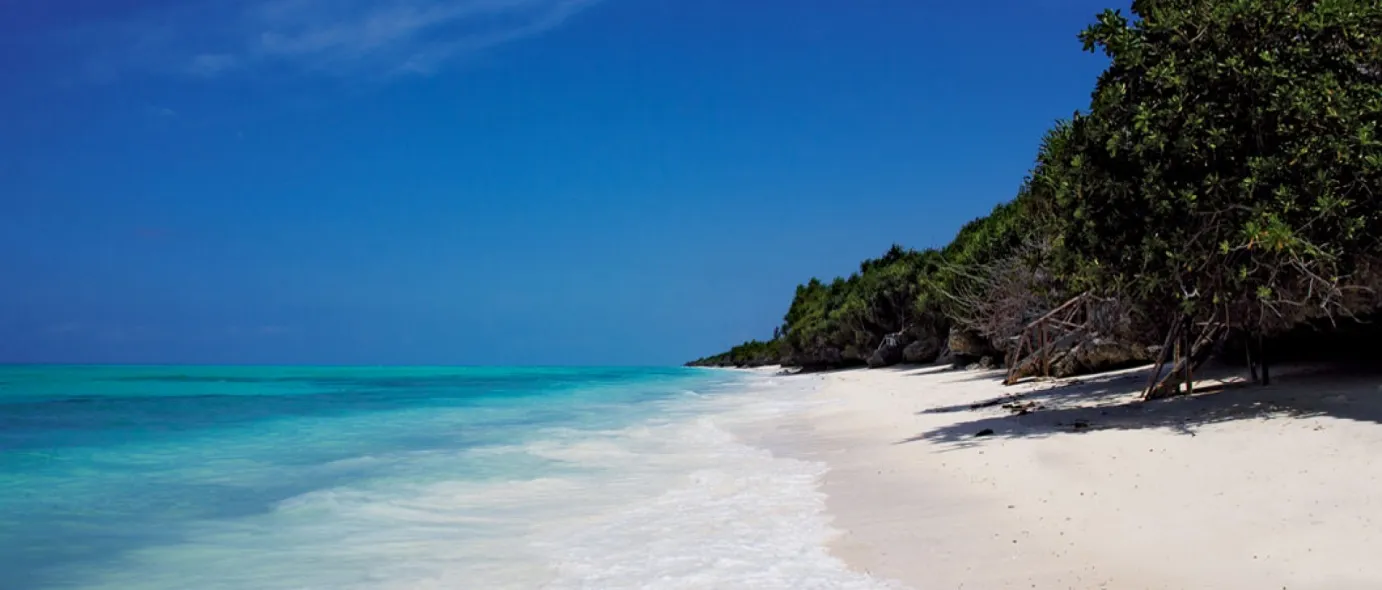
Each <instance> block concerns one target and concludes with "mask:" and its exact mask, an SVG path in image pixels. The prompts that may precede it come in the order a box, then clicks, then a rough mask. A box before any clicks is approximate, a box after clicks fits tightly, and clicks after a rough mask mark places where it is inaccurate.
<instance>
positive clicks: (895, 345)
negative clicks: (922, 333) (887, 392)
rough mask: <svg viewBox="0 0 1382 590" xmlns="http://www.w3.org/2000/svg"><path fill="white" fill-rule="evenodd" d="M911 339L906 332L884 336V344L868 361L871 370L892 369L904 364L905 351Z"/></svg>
mask: <svg viewBox="0 0 1382 590" xmlns="http://www.w3.org/2000/svg"><path fill="white" fill-rule="evenodd" d="M910 337H911V336H910V335H909V334H908V333H907V332H906V331H902V332H898V333H896V334H888V335H887V336H884V337H883V342H881V343H880V344H879V345H878V348H877V349H875V350H874V351H873V354H872V355H869V358H868V360H867V362H868V365H869V368H871V369H877V368H878V367H890V366H892V365H896V364H898V363H900V362H902V359H903V351H904V350H905V349H906V347H907V346H908V345H909V342H908V341H909V340H910Z"/></svg>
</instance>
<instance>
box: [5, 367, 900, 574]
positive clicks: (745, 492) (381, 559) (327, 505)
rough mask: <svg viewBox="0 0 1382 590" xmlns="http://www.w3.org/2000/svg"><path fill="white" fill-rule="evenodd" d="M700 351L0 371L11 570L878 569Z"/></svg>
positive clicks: (766, 410)
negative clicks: (856, 562) (756, 436)
mask: <svg viewBox="0 0 1382 590" xmlns="http://www.w3.org/2000/svg"><path fill="white" fill-rule="evenodd" d="M801 397H802V396H801V395H800V392H793V391H791V390H790V388H784V387H783V386H782V385H781V384H779V383H776V382H775V381H774V380H773V379H771V378H769V377H766V376H753V375H746V374H743V373H734V372H726V371H710V370H699V369H679V368H678V369H605V368H580V369H575V368H573V369H562V368H553V369H534V368H522V369H512V368H318V367H48V366H17V367H0V589H4V590H21V589H69V588H82V589H96V588H100V589H131V590H139V589H160V590H173V589H178V590H182V589H192V588H196V589H207V590H212V589H246V590H248V589H255V590H273V589H285V590H286V589H307V588H322V589H353V588H361V589H363V588H390V589H392V588H399V589H402V588H439V589H440V588H477V589H479V588H485V589H490V588H553V589H558V588H589V589H594V588H601V589H605V588H610V589H614V588H873V587H877V586H876V584H875V583H874V582H873V581H872V580H869V579H867V578H864V577H862V576H859V575H857V574H853V573H851V572H849V571H847V570H846V569H845V568H844V567H843V565H842V564H840V563H839V562H837V561H835V560H834V559H833V558H831V557H830V556H829V555H828V554H827V553H826V552H825V550H824V545H823V544H824V542H825V540H826V538H827V536H828V521H827V517H826V516H825V515H824V513H823V506H824V501H823V497H822V496H821V495H820V494H819V492H818V491H816V483H817V480H818V479H819V477H820V476H821V475H822V473H823V472H824V468H823V466H821V465H818V464H815V463H811V462H806V461H798V460H792V459H784V458H781V457H777V456H774V455H773V454H772V453H769V452H768V451H766V450H763V449H760V448H757V447H754V446H751V445H749V444H746V443H744V442H743V441H741V440H740V439H739V438H738V437H736V436H735V435H734V434H732V431H733V426H734V425H736V424H747V423H751V422H753V421H756V420H760V421H761V420H763V419H769V418H772V417H773V416H777V415H782V414H784V413H788V412H791V411H794V408H796V407H797V406H796V405H795V404H798V403H799V399H800V398H801Z"/></svg>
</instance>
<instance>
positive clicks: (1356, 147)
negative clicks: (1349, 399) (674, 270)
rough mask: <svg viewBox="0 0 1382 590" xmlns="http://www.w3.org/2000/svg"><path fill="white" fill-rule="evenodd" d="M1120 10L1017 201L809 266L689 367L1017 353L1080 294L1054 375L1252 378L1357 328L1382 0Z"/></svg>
mask: <svg viewBox="0 0 1382 590" xmlns="http://www.w3.org/2000/svg"><path fill="white" fill-rule="evenodd" d="M1132 14H1133V16H1132V18H1129V17H1128V16H1125V15H1123V14H1121V13H1120V12H1118V11H1113V10H1110V11H1106V12H1104V13H1103V14H1100V15H1098V17H1097V19H1096V21H1095V22H1094V24H1092V25H1091V26H1090V27H1088V28H1087V29H1086V30H1084V31H1083V32H1082V33H1081V34H1080V36H1079V38H1080V40H1081V42H1082V43H1083V45H1084V49H1085V50H1086V51H1092V52H1102V53H1103V54H1104V55H1105V56H1107V58H1108V60H1109V65H1108V68H1107V69H1106V70H1105V71H1104V72H1103V74H1102V75H1101V76H1100V77H1099V79H1098V81H1097V83H1096V85H1095V88H1094V90H1093V93H1092V97H1091V102H1090V104H1089V106H1088V107H1087V108H1086V109H1085V110H1083V111H1080V112H1076V113H1075V114H1074V115H1073V116H1072V117H1070V118H1069V119H1067V120H1064V121H1061V122H1058V123H1057V124H1056V125H1055V126H1054V127H1053V128H1052V129H1051V130H1049V131H1048V132H1047V134H1046V135H1045V137H1044V138H1042V141H1041V143H1040V147H1039V149H1038V152H1037V156H1036V162H1035V165H1034V166H1033V168H1032V170H1031V172H1030V173H1029V175H1028V177H1027V178H1026V179H1025V181H1024V182H1023V183H1022V185H1021V187H1020V189H1019V190H1018V192H1017V194H1016V196H1015V198H1014V199H1013V200H1012V201H1010V202H1008V203H1004V204H1002V205H999V206H998V207H996V208H995V209H994V210H993V211H992V212H991V213H990V214H989V215H987V216H985V217H982V218H979V219H976V220H974V221H972V222H970V223H969V224H967V225H965V226H964V227H963V228H961V230H960V231H959V233H958V234H957V235H956V237H955V239H954V240H953V241H952V242H950V243H949V244H948V245H946V246H944V247H942V248H938V249H929V250H924V251H914V250H908V249H905V248H902V247H900V246H894V247H893V248H892V249H891V250H889V251H888V252H887V253H885V254H884V255H883V256H882V257H880V258H877V259H873V260H868V261H865V262H864V263H862V264H861V265H860V268H859V271H858V272H856V273H854V274H852V275H850V276H849V277H844V278H837V279H835V280H833V281H829V282H825V281H821V280H818V279H814V278H813V279H811V280H810V281H808V282H807V283H806V284H803V285H800V286H798V287H797V290H796V293H795V295H794V297H793V299H792V301H791V305H790V306H789V308H788V311H787V313H786V316H785V317H784V320H783V324H782V325H781V327H780V328H778V329H777V330H776V333H775V334H774V337H773V338H772V340H770V341H767V342H750V343H746V344H744V345H741V346H739V347H735V348H734V349H732V350H731V351H729V352H727V353H725V354H722V355H717V356H714V357H709V358H707V359H702V360H701V361H697V362H696V363H693V364H701V365H736V366H746V365H749V366H751V365H764V364H786V365H796V366H802V367H805V368H832V367H846V366H855V365H865V364H868V365H871V366H882V365H888V364H894V363H899V362H930V361H934V360H936V359H937V358H938V357H941V356H943V355H947V356H949V357H952V358H954V359H955V360H957V361H959V362H963V363H970V362H980V363H988V364H992V365H999V364H1003V363H1004V362H1007V363H1009V364H1013V363H1014V362H1019V363H1020V361H1021V357H1020V355H1018V354H1017V352H1018V351H1019V349H1018V347H1017V343H1021V342H1025V340H1024V339H1025V338H1026V336H1024V331H1027V330H1028V329H1029V326H1033V325H1034V322H1037V320H1042V321H1047V320H1046V318H1048V316H1049V314H1051V313H1052V312H1054V311H1058V310H1062V309H1066V308H1065V307H1063V305H1065V304H1066V303H1067V302H1072V301H1074V300H1075V299H1076V298H1079V297H1082V298H1083V299H1080V301H1082V302H1083V303H1082V304H1081V305H1085V306H1086V307H1088V306H1091V305H1092V306H1093V307H1088V309H1090V310H1091V311H1088V312H1086V313H1085V315H1082V316H1080V317H1082V318H1084V319H1082V320H1081V321H1083V322H1085V323H1086V325H1084V326H1083V327H1082V329H1081V330H1080V331H1078V335H1079V338H1072V339H1071V340H1070V341H1069V342H1064V343H1061V344H1060V346H1054V343H1052V345H1051V346H1054V348H1059V349H1060V350H1055V349H1054V348H1052V349H1051V350H1046V351H1045V352H1044V353H1043V354H1056V355H1058V356H1059V355H1065V357H1067V360H1070V362H1067V363H1066V365H1067V366H1068V371H1067V372H1080V371H1088V370H1097V369H1102V368H1108V366H1109V365H1111V364H1126V363H1130V362H1148V361H1152V360H1157V359H1160V360H1161V361H1165V362H1167V363H1170V364H1171V365H1173V366H1175V367H1178V368H1182V369H1185V370H1187V371H1188V370H1189V369H1190V368H1191V367H1192V366H1193V365H1194V364H1196V363H1198V362H1201V361H1203V360H1204V359H1205V358H1207V357H1209V356H1210V355H1212V354H1215V353H1219V354H1221V355H1222V354H1224V353H1225V351H1233V353H1234V354H1240V353H1241V354H1242V355H1243V358H1249V359H1252V360H1250V361H1249V363H1250V365H1252V366H1254V373H1256V365H1258V364H1260V363H1261V361H1262V360H1263V359H1264V358H1267V357H1271V356H1276V357H1280V356H1282V355H1284V354H1288V353H1289V350H1290V347H1291V344H1290V342H1292V340H1291V338H1293V337H1298V336H1300V335H1301V334H1306V333H1310V334H1312V336H1310V337H1309V338H1306V339H1305V340H1301V339H1300V338H1297V339H1296V340H1295V341H1297V342H1301V341H1306V340H1308V341H1310V342H1318V341H1319V339H1320V336H1319V334H1324V335H1326V336H1327V335H1328V334H1331V333H1339V334H1344V333H1347V334H1350V335H1351V336H1350V337H1352V338H1356V337H1357V336H1356V334H1357V332H1358V330H1359V329H1360V328H1359V326H1362V325H1365V324H1364V323H1363V320H1364V319H1365V318H1367V317H1368V316H1369V315H1370V314H1372V313H1374V312H1375V311H1376V310H1377V309H1378V307H1379V304H1380V303H1382V301H1379V295H1378V293H1379V291H1378V289H1379V288H1382V200H1379V198H1378V196H1379V195H1378V193H1379V192H1380V191H1382V3H1378V2H1376V1H1373V0H1137V1H1135V2H1133V3H1132ZM1072 334H1073V332H1072ZM1293 335H1295V336H1293ZM1043 337H1044V336H1043ZM1273 342H1277V343H1280V344H1272V343H1273ZM1111 343H1112V344H1111ZM1051 346H1048V348H1051ZM1312 346H1313V345H1312ZM1081 347H1083V350H1085V351H1086V352H1088V351H1091V350H1095V349H1098V350H1101V351H1102V352H1101V353H1099V354H1095V355H1093V356H1090V355H1089V354H1086V355H1085V357H1084V358H1082V359H1081V360H1080V361H1079V362H1075V361H1074V360H1073V359H1074V356H1072V355H1073V354H1074V351H1077V350H1081ZM1056 360H1059V359H1056ZM1262 368H1263V371H1264V373H1265V366H1264V367H1262ZM1174 372H1175V371H1173V373H1174ZM1263 377H1264V378H1265V374H1264V376H1263ZM1172 385H1174V383H1172Z"/></svg>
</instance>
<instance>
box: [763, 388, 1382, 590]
mask: <svg viewBox="0 0 1382 590" xmlns="http://www.w3.org/2000/svg"><path fill="white" fill-rule="evenodd" d="M1208 375H1209V376H1211V377H1212V376H1216V375H1217V376H1225V377H1226V376H1231V375H1236V371H1233V370H1227V369H1226V370H1220V371H1217V372H1213V373H1209V374H1208ZM791 379H792V380H811V381H812V384H813V385H814V393H813V394H812V395H813V396H815V398H816V400H817V401H819V402H820V404H819V405H817V406H815V407H814V408H813V409H812V410H810V411H809V412H807V413H806V414H805V415H804V416H802V417H800V418H799V419H793V420H792V421H790V422H787V423H781V424H776V425H775V426H774V427H773V428H772V432H770V433H769V434H768V436H767V437H766V438H767V439H769V440H771V441H773V442H772V446H773V447H774V448H775V450H778V451H779V452H782V453H786V454H789V455H797V456H800V457H802V458H811V459H815V460H821V461H824V462H826V463H827V464H828V465H829V466H830V470H829V473H828V475H827V476H826V480H825V482H824V490H825V492H826V493H827V494H828V496H829V499H828V506H829V510H830V511H831V512H832V513H833V516H834V527H835V528H836V529H838V530H839V531H840V535H839V537H838V538H837V539H836V541H835V543H834V546H833V551H834V553H835V554H836V555H837V556H838V557H840V558H841V559H843V560H844V561H846V562H847V563H849V564H850V565H851V567H853V568H854V569H856V570H858V571H861V572H866V573H869V574H871V575H873V576H876V577H878V578H880V579H885V580H892V581H895V582H898V583H901V584H903V585H906V586H907V587H911V588H915V589H918V590H930V589H940V588H944V589H951V588H967V589H968V588H973V589H983V590H988V589H1001V588H1076V589H1091V588H1114V589H1139V588H1146V589H1169V588H1216V589H1223V588H1227V589H1236V588H1243V589H1248V588H1251V589H1264V588H1273V589H1275V588H1289V589H1292V590H1295V589H1354V588H1357V589H1362V588H1382V559H1377V554H1378V548H1379V547H1382V392H1379V384H1382V376H1379V374H1378V373H1376V372H1373V373H1371V374H1370V375H1369V374H1359V373H1357V372H1338V371H1332V372H1318V371H1314V370H1310V369H1306V368H1294V369H1283V370H1279V371H1277V373H1276V375H1275V379H1276V381H1275V382H1274V384H1273V385H1272V386H1270V387H1261V386H1251V387H1229V388H1226V389H1224V390H1223V391H1221V392H1218V393H1209V394H1204V395H1197V396H1195V397H1190V398H1180V399H1173V400H1167V401H1161V402H1151V403H1137V402H1136V399H1137V394H1138V393H1139V389H1140V387H1141V386H1142V385H1143V384H1144V383H1145V373H1143V372H1140V371H1127V372H1123V373H1117V374H1111V375H1105V376H1099V377H1090V378H1084V379H1082V380H1075V381H1072V382H1069V383H1051V382H1047V383H1037V384H1023V385H1017V386H1013V387H1004V386H1002V385H1001V384H1000V383H999V381H1000V380H1001V374H1000V373H997V372H974V371H953V370H948V369H945V368H940V367H929V368H918V369H906V370H900V369H882V370H855V371H844V372H836V373H824V374H814V375H802V376H796V377H792V378H791ZM1212 383H1213V382H1210V381H1206V382H1203V383H1202V384H1201V386H1202V387H1205V386H1209V385H1211V384H1212ZM1012 394H1019V395H1021V401H1023V402H1035V403H1036V405H1037V406H1039V407H1040V408H1041V409H1038V410H1036V411H1033V412H1031V413H1029V414H1026V415H1022V416H1015V415H1014V412H1013V411H1012V410H1010V409H1005V408H1003V407H1001V406H1000V405H990V406H987V407H978V408H972V407H971V405H973V404H980V403H982V402H985V401H989V400H993V399H994V398H996V397H999V396H1005V395H1012ZM986 430H987V431H991V432H992V434H990V435H988V436H982V437H976V436H975V435H976V434H977V433H979V432H981V431H986Z"/></svg>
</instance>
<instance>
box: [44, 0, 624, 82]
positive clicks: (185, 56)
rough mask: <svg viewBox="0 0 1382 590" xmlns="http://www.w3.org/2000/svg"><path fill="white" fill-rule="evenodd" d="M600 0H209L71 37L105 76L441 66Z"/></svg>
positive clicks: (369, 71)
mask: <svg viewBox="0 0 1382 590" xmlns="http://www.w3.org/2000/svg"><path fill="white" fill-rule="evenodd" d="M599 1H600V0H236V1H234V2H232V1H229V0H205V1H203V2H201V3H188V4H182V5H180V6H171V5H166V4H165V5H164V6H163V7H162V8H160V9H156V10H150V11H148V12H146V13H143V14H139V15H135V16H130V17H127V18H124V19H122V20H119V21H118V22H105V23H100V24H99V25H92V26H85V27H83V28H82V30H81V31H80V32H79V33H78V34H75V35H69V37H68V38H69V40H70V41H74V42H76V43H79V44H80V45H81V46H82V47H83V48H84V49H85V50H86V52H87V53H88V55H89V57H90V62H91V63H88V64H87V70H88V71H89V72H92V73H95V74H96V75H98V76H99V77H112V76H118V75H120V73H121V71H122V70H129V69H143V70H154V71H160V72H165V73H177V74H182V75H189V76H199V77H218V76H224V75H228V74H232V73H235V72H242V71H250V70H253V69H256V68H263V67H288V68H295V69H300V70H306V71H311V72H316V73H323V74H332V75H343V76H353V75H371V76H393V75H400V74H410V73H411V74H418V73H422V74H425V73H430V72H434V71H436V70H438V69H440V68H442V67H444V66H446V65H448V64H451V63H453V62H456V61H460V60H464V59H467V58H471V57H474V56H476V55H478V54H481V53H483V52H485V51H488V50H491V49H493V48H495V47H498V46H500V45H504V44H506V43H511V42H514V41H518V40H521V39H525V38H530V37H534V36H537V35H541V34H543V33H545V32H547V31H550V30H552V29H555V28H557V27H559V26H561V25H562V24H563V23H565V22H566V21H567V20H568V19H569V18H571V17H572V16H574V15H575V14H577V13H579V12H580V11H582V10H584V9H585V8H587V7H589V6H591V5H593V4H595V3H597V2H599Z"/></svg>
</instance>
